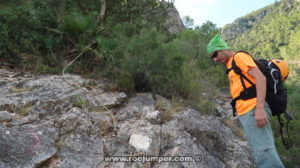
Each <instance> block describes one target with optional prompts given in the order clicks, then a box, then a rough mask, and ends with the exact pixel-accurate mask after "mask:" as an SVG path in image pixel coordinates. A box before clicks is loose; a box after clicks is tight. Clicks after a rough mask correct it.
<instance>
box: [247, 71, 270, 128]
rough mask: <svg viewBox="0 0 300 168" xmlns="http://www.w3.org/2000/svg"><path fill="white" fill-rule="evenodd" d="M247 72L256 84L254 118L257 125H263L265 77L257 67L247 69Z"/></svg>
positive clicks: (265, 118)
mask: <svg viewBox="0 0 300 168" xmlns="http://www.w3.org/2000/svg"><path fill="white" fill-rule="evenodd" d="M248 74H249V75H250V76H252V77H253V78H254V79H255V82H256V84H255V86H256V109H255V120H256V125H257V126H258V127H263V126H264V125H265V124H266V123H267V122H268V119H267V116H266V113H265V109H264V106H265V98H266V85H267V84H266V77H265V76H264V75H263V74H262V72H261V71H260V70H259V68H258V67H253V68H251V69H249V71H248Z"/></svg>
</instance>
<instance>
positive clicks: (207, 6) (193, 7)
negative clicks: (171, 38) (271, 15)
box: [175, 0, 275, 27]
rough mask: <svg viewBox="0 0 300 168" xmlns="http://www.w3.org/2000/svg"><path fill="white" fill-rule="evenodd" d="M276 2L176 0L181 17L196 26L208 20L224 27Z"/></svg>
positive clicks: (271, 0)
mask: <svg viewBox="0 0 300 168" xmlns="http://www.w3.org/2000/svg"><path fill="white" fill-rule="evenodd" d="M274 2H275V0H175V7H176V8H177V10H178V11H179V14H180V17H181V18H182V17H183V16H189V17H190V18H192V19H193V20H194V26H198V25H199V26H200V25H202V24H203V23H205V22H206V21H207V20H209V21H212V22H213V23H214V24H217V27H223V26H224V25H226V24H229V23H232V22H233V21H234V20H235V19H237V18H239V17H241V16H244V15H246V14H248V13H251V12H252V11H255V10H257V9H260V8H263V7H265V6H267V5H270V4H272V3H274Z"/></svg>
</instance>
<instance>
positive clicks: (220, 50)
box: [207, 34, 230, 64]
mask: <svg viewBox="0 0 300 168" xmlns="http://www.w3.org/2000/svg"><path fill="white" fill-rule="evenodd" d="M228 49H229V47H228V45H227V44H226V42H225V41H224V40H222V39H221V37H220V34H217V35H216V36H215V37H214V38H212V39H211V40H210V42H209V43H208V45H207V52H208V54H209V55H210V57H211V59H213V60H214V61H216V62H220V63H223V64H225V63H226V62H227V60H228V52H230V51H229V50H228Z"/></svg>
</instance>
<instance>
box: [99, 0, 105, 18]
mask: <svg viewBox="0 0 300 168" xmlns="http://www.w3.org/2000/svg"><path fill="white" fill-rule="evenodd" d="M100 1H101V11H100V14H99V16H98V18H97V19H98V21H102V20H103V19H104V17H105V12H106V0H100Z"/></svg>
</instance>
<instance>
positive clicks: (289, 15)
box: [229, 1, 300, 167]
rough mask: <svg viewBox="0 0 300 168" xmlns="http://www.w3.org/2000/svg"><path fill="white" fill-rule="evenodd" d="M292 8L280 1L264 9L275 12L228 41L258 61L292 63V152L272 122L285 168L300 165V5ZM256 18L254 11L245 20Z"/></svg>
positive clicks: (289, 99)
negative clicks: (285, 145)
mask: <svg viewBox="0 0 300 168" xmlns="http://www.w3.org/2000/svg"><path fill="white" fill-rule="evenodd" d="M293 5H294V6H291V7H290V8H287V7H286V2H285V1H280V2H277V3H275V4H274V5H271V6H268V7H266V8H263V9H262V10H266V9H267V8H269V9H271V10H272V11H271V12H270V13H268V14H267V15H266V16H265V18H263V20H261V22H259V23H257V24H256V25H255V26H254V27H253V28H252V29H250V30H249V31H247V32H245V33H243V34H241V35H240V36H238V37H237V38H235V39H232V40H231V41H229V44H230V46H231V47H233V48H234V49H236V50H245V51H249V52H250V53H252V54H253V55H254V56H255V57H256V58H266V59H272V58H280V59H284V60H286V61H287V62H288V63H289V67H290V75H289V78H288V80H287V82H286V87H287V89H288V93H289V97H288V112H289V113H290V114H291V115H292V117H293V120H292V121H291V122H290V132H289V133H290V136H291V137H290V138H291V141H292V144H293V146H292V148H291V149H290V150H286V149H285V148H284V146H283V144H282V142H281V137H280V132H279V129H278V122H277V119H276V118H274V121H273V122H272V123H273V125H275V127H274V134H275V137H276V145H277V147H278V151H279V153H280V156H281V157H282V159H283V161H284V164H285V165H286V167H297V166H299V165H300V161H299V159H298V158H299V156H300V134H299V132H300V99H299V94H300V89H299V88H300V54H299V51H300V24H299V20H300V11H299V9H297V8H296V6H299V3H295V4H293ZM262 10H260V11H262ZM257 14H258V12H257V11H255V12H253V13H251V14H249V15H247V16H246V17H248V18H249V17H255V15H257Z"/></svg>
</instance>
